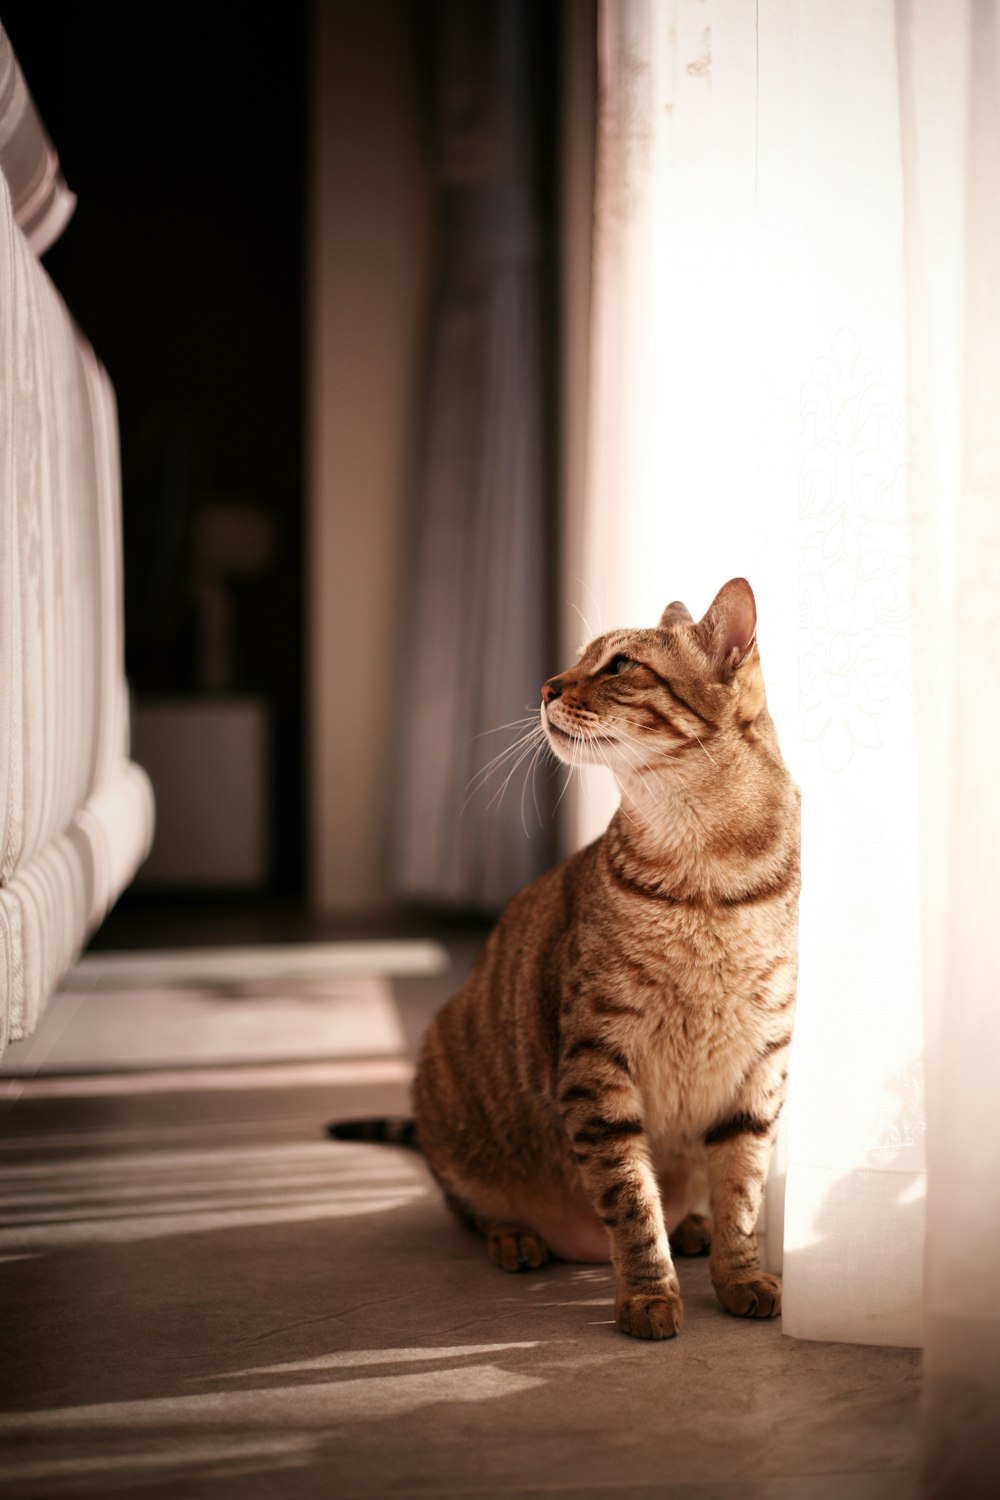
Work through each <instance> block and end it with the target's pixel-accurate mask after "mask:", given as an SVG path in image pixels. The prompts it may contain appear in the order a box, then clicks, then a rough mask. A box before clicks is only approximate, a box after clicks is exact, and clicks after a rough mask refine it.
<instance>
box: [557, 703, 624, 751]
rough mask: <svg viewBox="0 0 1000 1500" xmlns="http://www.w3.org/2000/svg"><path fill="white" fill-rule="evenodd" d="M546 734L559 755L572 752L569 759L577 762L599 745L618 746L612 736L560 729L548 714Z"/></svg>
mask: <svg viewBox="0 0 1000 1500" xmlns="http://www.w3.org/2000/svg"><path fill="white" fill-rule="evenodd" d="M543 724H544V728H545V733H546V734H547V735H548V737H549V743H550V744H551V746H552V748H553V750H555V752H556V754H557V755H561V752H563V751H565V750H568V751H570V752H571V755H570V757H569V759H571V760H575V759H576V758H577V757H578V756H579V755H581V754H583V755H586V753H587V751H588V750H590V749H592V748H594V747H596V746H597V745H617V743H618V741H617V739H616V738H615V737H614V735H610V734H585V733H581V732H579V731H577V732H575V733H574V732H573V731H572V730H569V729H560V727H559V725H558V724H553V722H552V720H551V719H550V718H549V716H548V714H547V713H546V714H543Z"/></svg>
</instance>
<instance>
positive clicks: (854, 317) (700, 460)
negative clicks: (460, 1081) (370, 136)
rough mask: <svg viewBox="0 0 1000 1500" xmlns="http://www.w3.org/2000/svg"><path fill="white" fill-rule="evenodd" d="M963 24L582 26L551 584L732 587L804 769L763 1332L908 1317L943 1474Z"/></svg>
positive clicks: (976, 198) (814, 13) (642, 21)
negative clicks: (589, 58) (573, 524)
mask: <svg viewBox="0 0 1000 1500" xmlns="http://www.w3.org/2000/svg"><path fill="white" fill-rule="evenodd" d="M998 38H1000V24H998V10H997V7H996V6H995V5H993V4H988V3H981V0H969V3H965V4H952V3H949V0H896V3H895V4H894V3H893V0H868V3H867V4H866V5H864V6H836V7H832V6H828V7H824V6H819V5H815V4H811V3H808V0H759V3H758V4H757V5H756V6H749V5H745V4H741V3H739V0H705V3H695V0H606V3H605V4H603V5H602V7H601V11H600V20H599V38H598V40H599V77H600V89H599V120H598V169H597V195H596V209H595V264H594V281H593V308H592V375H591V404H590V422H589V439H588V441H589V452H588V486H587V494H586V501H585V507H584V516H583V533H584V538H585V541H584V559H583V578H582V585H583V586H582V592H581V597H580V599H579V601H578V603H579V605H580V608H581V610H582V611H583V612H584V613H590V614H591V615H593V614H594V613H595V611H596V612H597V613H598V614H599V616H600V618H599V619H593V620H592V621H591V623H592V624H593V625H594V626H595V627H596V626H602V627H610V626H613V625H620V624H641V623H643V622H652V621H653V620H655V619H656V618H657V616H658V614H659V611H660V609H662V607H663V605H664V604H665V603H666V602H667V600H668V599H670V598H673V597H678V596H679V597H683V598H685V600H686V602H687V604H688V605H689V607H690V608H691V609H692V610H693V611H694V612H695V614H696V615H697V614H698V613H699V612H700V611H701V610H703V609H704V608H705V606H706V605H707V603H708V602H709V601H710V600H711V598H712V597H713V594H714V592H715V590H716V589H717V588H718V587H719V585H720V584H721V583H722V582H724V581H725V579H727V578H728V577H730V576H733V575H735V574H744V575H746V576H747V577H749V578H750V580H751V582H752V583H753V585H754V589H755V592H756V594H757V598H758V606H759V613H760V627H759V635H760V642H761V655H762V662H763V666H764V672H765V676H766V679H767V686H768V697H769V702H770V706H771V709H772V713H773V714H774V717H775V720H776V722H777V724H778V728H779V733H780V734H781V738H782V746H783V750H784V752H785V757H786V760H787V761H788V763H789V765H790V768H791V770H792V773H793V775H795V777H796V779H797V780H798V781H799V783H800V785H801V787H802V792H803V891H802V907H801V927H800V956H801V979H800V989H799V1005H798V1014H797V1018H796V1027H795V1040H794V1045H793V1055H792V1063H791V1094H790V1099H789V1107H788V1111H787V1120H786V1126H787V1130H786V1142H785V1147H786V1151H787V1163H786V1162H785V1160H784V1153H783V1152H782V1153H779V1155H778V1162H779V1165H777V1166H776V1168H775V1171H774V1172H773V1174H772V1182H771V1185H770V1188H769V1203H768V1218H769V1230H770V1236H769V1238H770V1240H771V1244H770V1245H769V1251H770V1252H771V1254H772V1259H774V1258H776V1256H775V1255H774V1251H775V1249H776V1248H777V1247H776V1246H775V1245H774V1243H773V1241H774V1239H775V1237H776V1231H777V1230H778V1229H779V1227H780V1226H781V1225H782V1223H783V1250H784V1279H785V1310H784V1325H783V1326H784V1328H785V1331H786V1332H787V1333H790V1334H793V1335H795V1336H798V1337H803V1338H825V1339H840V1340H847V1341H860V1342H872V1343H896V1344H910V1345H912V1344H918V1343H920V1342H922V1341H926V1348H927V1377H928V1378H927V1424H926V1430H927V1434H928V1470H927V1483H928V1485H929V1486H930V1490H929V1492H930V1493H933V1494H935V1495H941V1496H944V1495H952V1494H957V1493H962V1494H970V1495H971V1494H975V1495H978V1494H980V1493H983V1494H985V1493H986V1488H987V1486H988V1484H989V1483H991V1482H992V1483H995V1481H996V1479H997V1477H998V1475H1000V1454H998V1452H997V1440H996V1437H995V1434H994V1431H993V1428H992V1425H991V1424H992V1421H993V1414H995V1412H996V1410H997V1409H998V1398H1000V1326H998V1319H1000V1253H998V1251H997V1248H996V1247H997V1243H998V1236H1000V1171H998V1161H997V1154H998V1153H997V1146H996V1141H997V1132H996V1130H995V1127H992V1126H991V1122H990V1118H989V1116H990V1097H991V1093H990V1076H989V1075H990V1073H991V1070H992V1068H993V1066H994V1059H995V1058H996V1057H997V1055H998V1054H1000V1007H998V1006H997V1000H996V984H997V975H998V973H1000V964H998V958H1000V954H998V952H997V948H998V946H1000V944H998V940H997V938H996V936H995V934H996V931H997V926H996V922H995V917H993V916H992V913H994V912H995V910H996V905H997V897H998V895H1000V889H998V885H1000V875H998V860H997V855H996V850H997V848H998V847H1000V796H998V791H997V785H996V777H995V774H992V773H991V768H992V767H994V766H995V763H996V749H995V740H996V735H997V733H998V732H1000V673H998V671H997V668H996V663H995V661H994V660H993V659H992V648H993V642H994V641H995V639H996V635H995V625H996V622H997V616H998V601H1000V443H998V439H997V419H996V413H997V411H998V409H1000V307H998V301H1000V295H998V286H1000V281H998V276H1000V271H998V268H1000V207H998V202H1000V200H998V195H997V193H996V190H995V183H996V181H997V180H998V178H1000V170H998V169H1000V104H998V101H1000V41H998ZM596 775H597V773H595V776H596ZM612 798H613V792H612V791H611V790H609V788H608V787H606V786H603V787H602V786H597V785H595V787H594V789H593V790H592V791H591V795H590V802H589V805H588V799H587V797H583V798H581V799H580V812H579V815H578V816H577V818H576V822H575V825H574V828H573V830H572V831H573V835H574V842H575V841H579V842H582V841H583V840H584V839H586V838H588V837H590V836H592V835H593V834H594V833H595V832H597V831H598V830H599V828H600V827H601V826H602V825H603V822H604V821H605V820H606V815H607V811H608V809H609V805H610V804H611V803H612ZM925 1075H926V1094H927V1103H926V1107H925V1103H924V1094H925ZM963 1486H964V1488H963Z"/></svg>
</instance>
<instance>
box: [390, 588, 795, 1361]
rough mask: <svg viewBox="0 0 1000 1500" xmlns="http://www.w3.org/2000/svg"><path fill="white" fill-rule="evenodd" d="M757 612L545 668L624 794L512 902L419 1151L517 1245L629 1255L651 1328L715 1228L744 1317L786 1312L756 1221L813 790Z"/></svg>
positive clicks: (681, 624) (676, 1313) (564, 745)
mask: <svg viewBox="0 0 1000 1500" xmlns="http://www.w3.org/2000/svg"><path fill="white" fill-rule="evenodd" d="M756 621H757V612H756V606H755V603H754V597H753V593H752V591H751V589H750V585H749V584H748V583H747V582H746V581H745V579H742V578H734V579H732V581H731V582H729V583H727V584H726V585H725V587H724V588H722V589H721V590H720V592H719V594H718V595H717V596H716V598H715V600H714V601H713V603H712V605H711V607H710V608H709V610H708V612H707V614H706V615H705V617H704V619H702V620H700V621H698V622H697V623H695V622H694V621H693V620H692V618H691V616H690V614H689V613H688V611H687V610H686V609H685V607H684V606H683V605H682V604H671V605H670V606H669V607H668V608H667V610H666V611H665V612H664V614H663V617H662V619H661V620H660V622H659V625H658V627H657V628H656V629H655V630H619V631H613V632H611V633H610V634H608V635H603V636H601V637H600V638H599V639H597V640H596V641H594V642H593V643H592V644H591V645H590V646H588V647H587V649H586V650H585V651H584V653H583V655H582V657H581V658H580V661H579V662H578V663H577V665H576V666H575V667H573V668H571V669H570V670H569V671H568V672H563V673H562V674H561V675H560V676H558V677H553V678H551V679H550V680H549V681H548V682H546V683H545V685H544V687H543V688H542V707H541V722H542V727H543V729H544V732H545V735H546V737H547V739H548V742H549V744H550V745H551V747H552V749H553V750H554V751H555V753H556V755H557V756H558V757H559V759H560V760H562V761H565V762H566V764H567V765H571V766H575V765H585V764H608V765H610V766H611V768H612V769H613V771H614V774H615V776H616V779H617V781H618V784H619V786H620V788H621V793H622V799H621V806H620V807H619V810H618V812H617V813H616V814H615V816H614V818H613V819H612V821H611V823H610V825H609V827H608V829H607V831H606V832H605V833H604V835H603V836H602V837H601V838H599V839H598V840H597V841H596V842H595V843H593V844H591V845H590V846H589V848H586V849H584V850H582V851H581V852H580V853H578V854H575V855H574V856H573V857H572V858H571V859H568V860H566V861H565V862H564V863H563V864H561V865H559V866H558V867H557V868H556V869H554V870H552V871H550V872H549V873H548V874H547V875H544V876H542V878H541V879H540V880H537V881H535V882H534V884H533V885H530V886H528V887H527V888H526V889H525V890H523V891H521V892H520V894H519V895H517V896H515V897H514V899H513V900H512V901H511V902H510V904H509V905H508V907H507V908H506V910H505V911H504V913H503V915H502V916H501V918H500V920H499V923H498V924H497V926H496V928H495V929H494V931H493V933H492V934H491V936H490V938H489V940H488V942H487V944H486V947H485V949H484V951H483V953H482V954H481V956H480V958H479V961H478V962H477V964H476V966H475V968H474V969H473V971H472V973H471V975H470V976H469V978H468V980H467V981H466V983H465V984H464V985H463V987H462V988H461V989H460V990H459V992H458V993H457V994H456V995H455V996H453V998H452V999H451V1000H450V1001H449V1002H448V1003H447V1004H446V1005H445V1006H444V1008H443V1009H442V1010H441V1011H440V1013H439V1014H438V1016H437V1017H436V1019H435V1020H434V1022H433V1024H432V1026H431V1028H430V1031H429V1033H428V1035H427V1038H426V1041H425V1043H424V1047H423V1051H422V1055H421V1058H420V1062H419V1066H418V1069H417V1075H416V1081H415V1085H414V1104H415V1109H416V1122H417V1138H418V1140H419V1144H420V1147H421V1149H422V1150H423V1152H424V1153H425V1155H426V1157H427V1160H428V1162H429V1164H430V1166H431V1169H432V1171H433V1172H434V1175H435V1177H436V1178H437V1180H438V1182H439V1183H440V1184H441V1187H442V1188H443V1190H444V1193H445V1197H446V1199H447V1201H448V1203H449V1205H450V1206H451V1207H452V1209H454V1211H455V1212H456V1213H457V1214H458V1216H459V1217H460V1218H461V1219H462V1220H463V1221H464V1222H466V1223H467V1224H470V1225H473V1226H474V1227H476V1228H477V1229H479V1230H480V1231H481V1232H482V1233H484V1234H485V1235H486V1238H487V1241H488V1245H489V1251H490V1255H491V1257H492V1259H493V1260H494V1261H495V1262H496V1264H497V1265H499V1266H501V1267H502V1268H503V1269H504V1270H507V1271H517V1270H520V1269H522V1268H524V1267H535V1266H540V1265H542V1263H543V1262H544V1261H545V1260H546V1259H547V1258H548V1257H549V1255H550V1254H553V1255H557V1256H560V1257H563V1258H565V1259H568V1260H585V1261H590V1260H594V1261H599V1260H607V1259H608V1258H609V1256H610V1258H611V1259H612V1260H613V1262H614V1266H615V1270H616V1273H617V1281H618V1289H617V1298H616V1302H615V1320H616V1322H617V1324H618V1327H619V1328H620V1329H622V1331H623V1332H625V1333H630V1334H634V1335H636V1336H637V1337H638V1338H653V1339H660V1338H670V1337H672V1336H673V1335H674V1334H675V1333H677V1332H678V1330H679V1329H680V1327H681V1323H682V1320H683V1310H682V1306H681V1298H680V1290H679V1287H678V1282H677V1276H676V1273H675V1271H674V1266H673V1262H672V1260H671V1254H670V1246H671V1243H672V1244H673V1246H674V1249H675V1250H677V1251H678V1252H679V1253H683V1254H697V1253H700V1252H702V1251H704V1250H705V1249H706V1248H707V1247H708V1244H709V1239H710V1238H711V1259H710V1269H711V1275H712V1281H713V1284H714V1286H715V1290H716V1293H717V1295H718V1298H719V1301H720V1302H721V1303H722V1305H723V1307H725V1308H728V1310H729V1311H730V1312H733V1313H738V1314H741V1315H743V1316H746V1317H755V1318H768V1317H773V1316H774V1314H775V1313H777V1312H778V1310H779V1308H780V1305H781V1286H780V1282H779V1281H778V1279H777V1277H775V1276H772V1275H769V1274H768V1273H767V1272H765V1271H763V1270H762V1269H761V1265H760V1259H759V1256H758V1250H757V1241H756V1234H755V1224H756V1220H757V1213H758V1210H759V1208H760V1201H761V1193H762V1189H763V1185H764V1179H765V1175H766V1173H767V1167H768V1160H769V1157H770V1154H771V1148H772V1145H773V1140H774V1133H775V1125H776V1122H777V1119H778V1114H779V1112H780V1110H781V1105H782V1102H783V1099H784V1095H785V1077H786V1059H787V1049H788V1045H789V1042H790V1040H791V1029H792V1011H793V1006H794V1001H795V977H796V920H797V904H798V891H799V794H798V791H797V789H796V787H795V785H794V784H793V782H792V780H791V778H790V777H789V775H788V772H787V770H786V769H785V766H784V764H783V762H782V759H781V755H780V752H779V750H778V740H777V736H776V734H775V729H774V724H773V723H772V721H771V718H770V715H769V714H768V712H767V707H766V704H765V700H764V683H763V679H762V677H761V670H760V660H759V656H758V652H757V646H756ZM706 1189H707V1196H708V1199H709V1200H710V1204H711V1213H712V1227H711V1235H710V1230H709V1221H708V1219H707V1218H706V1217H705V1216H704V1215H703V1214H701V1213H699V1212H697V1209H698V1206H699V1204H703V1203H704V1199H705V1196H706ZM668 1235H670V1236H671V1237H672V1238H671V1240H670V1241H668Z"/></svg>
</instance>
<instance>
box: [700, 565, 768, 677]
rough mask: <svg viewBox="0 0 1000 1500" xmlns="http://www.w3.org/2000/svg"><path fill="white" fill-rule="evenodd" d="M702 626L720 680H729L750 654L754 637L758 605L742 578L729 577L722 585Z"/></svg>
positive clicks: (755, 636)
mask: <svg viewBox="0 0 1000 1500" xmlns="http://www.w3.org/2000/svg"><path fill="white" fill-rule="evenodd" d="M701 628H702V632H703V635H704V639H705V644H706V646H707V648H708V652H709V655H710V656H711V658H712V661H713V662H714V664H715V669H716V673H717V675H718V677H719V680H720V681H721V682H728V681H729V680H730V679H731V678H732V676H733V673H734V672H736V671H737V669H738V668H739V667H741V666H742V665H743V663H744V662H745V661H746V660H747V658H748V657H749V656H750V654H751V652H752V651H753V648H754V643H755V641H756V639H757V605H756V602H755V600H754V597H753V589H752V588H751V587H750V585H749V584H748V583H747V581H746V579H745V578H731V579H730V580H729V582H728V583H724V584H723V585H722V588H721V589H720V590H719V592H718V593H717V594H716V596H715V598H714V599H713V600H712V602H711V604H710V605H709V607H708V610H707V611H706V614H705V617H704V619H703V620H702V621H701Z"/></svg>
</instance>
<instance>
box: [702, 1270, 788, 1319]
mask: <svg viewBox="0 0 1000 1500" xmlns="http://www.w3.org/2000/svg"><path fill="white" fill-rule="evenodd" d="M715 1295H716V1296H717V1297H718V1299H719V1301H720V1302H721V1303H722V1305H723V1307H724V1308H725V1309H726V1311H727V1312H731V1313H735V1314H736V1316H737V1317H738V1318H776V1317H777V1316H778V1313H780V1311H781V1281H780V1279H779V1278H778V1277H777V1276H772V1275H771V1274H770V1272H768V1271H745V1272H739V1273H737V1274H736V1275H733V1276H729V1277H724V1276H721V1275H720V1276H719V1277H718V1278H717V1279H715Z"/></svg>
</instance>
